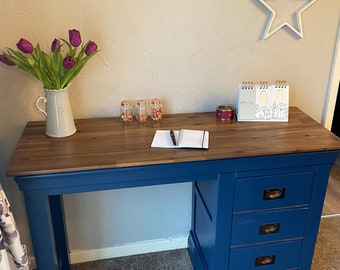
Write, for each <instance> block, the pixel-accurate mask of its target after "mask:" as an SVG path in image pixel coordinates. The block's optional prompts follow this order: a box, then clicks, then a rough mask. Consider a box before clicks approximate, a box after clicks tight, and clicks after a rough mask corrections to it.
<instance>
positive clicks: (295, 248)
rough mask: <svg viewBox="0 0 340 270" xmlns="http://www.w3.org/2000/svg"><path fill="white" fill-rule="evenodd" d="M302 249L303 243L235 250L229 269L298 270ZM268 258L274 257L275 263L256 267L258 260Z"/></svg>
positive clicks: (231, 254)
mask: <svg viewBox="0 0 340 270" xmlns="http://www.w3.org/2000/svg"><path fill="white" fill-rule="evenodd" d="M300 249H301V241H291V242H280V243H275V244H268V245H255V246H249V247H242V248H233V249H232V250H231V252H230V257H231V259H230V265H229V268H228V269H229V270H241V269H242V270H243V269H244V270H246V269H247V270H252V269H254V270H261V269H265V270H278V269H297V267H298V264H299V257H300ZM267 256H273V258H274V260H273V263H270V262H268V264H264V265H261V266H260V265H258V266H256V264H255V262H256V259H257V258H259V257H267ZM274 256H275V257H274ZM220 269H222V268H220Z"/></svg>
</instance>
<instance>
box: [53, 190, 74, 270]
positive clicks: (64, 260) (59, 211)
mask: <svg viewBox="0 0 340 270" xmlns="http://www.w3.org/2000/svg"><path fill="white" fill-rule="evenodd" d="M48 198H49V203H50V209H51V213H53V214H52V215H51V218H52V225H53V232H54V239H55V245H56V253H57V259H58V267H59V268H60V269H65V270H68V269H69V258H68V253H69V252H68V247H67V239H66V238H67V234H66V225H65V216H64V211H63V198H62V196H61V195H54V196H49V197H48Z"/></svg>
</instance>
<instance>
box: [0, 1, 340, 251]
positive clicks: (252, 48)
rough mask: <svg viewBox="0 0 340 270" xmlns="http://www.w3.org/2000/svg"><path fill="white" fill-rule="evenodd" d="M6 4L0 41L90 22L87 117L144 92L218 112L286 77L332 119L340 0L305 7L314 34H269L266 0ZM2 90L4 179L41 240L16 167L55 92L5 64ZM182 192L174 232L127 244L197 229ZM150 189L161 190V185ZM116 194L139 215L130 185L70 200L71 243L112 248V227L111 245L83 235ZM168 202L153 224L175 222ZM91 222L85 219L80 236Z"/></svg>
mask: <svg viewBox="0 0 340 270" xmlns="http://www.w3.org/2000/svg"><path fill="white" fill-rule="evenodd" d="M275 1H279V0H275ZM280 1H282V0H280ZM267 2H269V1H267ZM300 2H301V1H300ZM0 4H1V16H0V33H1V35H0V36H1V38H0V49H5V47H7V46H8V47H13V46H14V45H15V43H16V42H17V40H18V39H19V38H20V37H25V38H26V39H29V40H30V41H32V43H35V42H39V43H40V44H41V46H42V47H43V48H44V49H46V50H48V48H49V46H50V43H51V41H52V40H53V38H54V37H65V38H66V37H67V36H66V34H67V30H68V29H70V28H77V29H79V30H80V31H81V33H82V37H83V39H84V40H88V39H92V40H94V41H96V42H97V43H98V45H99V48H100V50H101V52H100V53H99V54H98V55H97V56H95V57H94V58H93V60H91V61H90V62H89V63H88V65H87V66H86V67H85V69H84V70H83V71H82V73H81V74H80V75H79V76H78V77H77V78H76V79H75V80H74V82H73V83H72V86H71V94H70V95H71V103H72V106H73V110H74V115H75V117H76V118H85V117H96V116H113V115H117V114H118V111H119V101H120V100H121V99H123V98H130V99H132V100H136V99H138V98H141V97H143V98H146V99H151V98H153V97H159V98H161V99H162V101H163V104H164V111H165V112H166V113H176V112H191V111H192V112H196V111H213V110H214V109H215V107H216V105H219V104H221V103H224V104H235V100H236V94H237V85H238V84H239V83H240V82H241V81H244V80H249V81H261V80H268V81H270V82H275V80H277V79H286V80H288V82H289V84H290V90H291V93H290V104H291V105H296V106H298V107H300V108H301V109H302V110H304V111H305V112H307V113H308V114H310V115H311V116H312V117H313V118H314V119H316V120H317V121H319V122H320V121H321V119H322V114H323V110H324V107H325V100H326V96H327V89H328V81H329V78H330V72H331V65H332V57H333V54H334V47H335V43H336V35H337V27H338V22H339V17H340V16H339V15H340V1H338V0H319V1H316V2H315V3H314V4H313V5H312V6H311V7H309V8H308V9H307V10H305V11H304V12H303V13H302V19H303V27H304V35H305V37H304V38H303V39H300V38H298V37H296V36H294V34H293V33H292V32H291V31H289V30H287V29H281V30H279V31H278V32H276V33H275V34H274V35H272V36H271V37H269V38H268V39H267V40H262V39H261V36H262V34H263V31H264V28H265V24H266V22H267V21H268V19H267V15H268V13H266V11H265V9H263V8H261V6H260V4H259V3H258V1H257V0H209V1H208V0H181V1H176V0H142V1H136V0H135V1H133V0H99V1H89V0H82V1H74V0H60V1H42V0H31V1H21V0H11V1H9V0H1V1H0ZM282 11H284V10H282ZM0 94H1V99H0V121H1V125H0V150H1V156H0V165H1V166H0V169H1V176H0V177H1V182H2V183H3V185H4V188H5V190H6V192H7V194H8V197H9V199H10V202H11V204H12V206H13V210H14V212H15V215H16V220H17V223H18V225H19V228H20V230H21V232H22V234H23V235H24V238H25V240H26V241H27V242H28V243H29V241H30V240H29V239H30V238H29V231H28V225H27V221H26V217H25V214H24V213H25V210H24V204H23V202H22V197H21V193H20V192H19V191H18V190H17V187H16V185H15V184H14V183H13V179H11V178H6V176H5V170H6V167H7V165H8V163H9V160H10V157H11V154H12V152H13V150H14V148H15V144H16V142H17V140H18V138H19V136H20V134H21V132H22V130H23V127H24V125H25V123H26V121H30V120H42V119H43V116H42V115H41V114H39V113H38V112H37V111H36V110H35V108H34V101H35V99H36V98H37V96H39V95H42V94H43V92H42V89H41V85H40V83H39V82H37V81H35V80H34V79H32V78H30V77H29V76H28V75H26V74H24V73H23V72H21V71H18V70H17V69H16V68H9V67H7V66H4V65H0ZM172 188H174V190H173V191H172V192H173V193H171V192H170V193H169V195H168V196H169V199H170V200H171V198H172V197H173V195H174V194H177V193H178V192H183V193H184V194H183V196H182V197H179V198H177V199H176V204H175V205H172V206H173V207H175V209H177V210H178V211H181V215H182V216H183V217H184V218H183V221H179V223H181V222H182V224H181V226H180V228H176V229H174V231H169V232H166V233H165V235H164V234H163V235H162V234H159V235H158V234H157V233H156V234H157V235H156V236H155V235H152V233H150V235H147V236H145V235H144V236H143V237H140V238H138V237H136V239H132V240H131V239H129V240H126V239H124V238H122V239H121V242H122V243H124V241H126V242H125V243H127V242H128V241H139V240H143V241H144V240H148V239H152V238H153V237H155V238H162V237H169V235H170V237H171V235H180V234H182V233H183V231H186V230H187V229H188V227H189V226H190V199H189V200H188V199H184V197H186V196H190V187H189V186H188V185H184V186H181V185H178V186H175V187H172ZM165 190H168V189H166V188H165V187H164V188H163V189H162V188H160V189H156V191H155V192H157V193H163V192H164V191H165ZM124 192H125V193H124ZM137 192H138V191H137ZM140 192H146V193H143V194H144V195H149V196H152V195H151V194H153V193H152V192H153V190H152V188H150V189H146V191H140ZM113 194H114V195H115V198H117V197H119V196H120V195H122V194H124V196H121V197H122V198H121V201H119V202H118V201H115V204H116V205H117V203H120V205H125V203H126V201H124V198H125V197H126V198H127V199H126V200H128V202H129V203H130V204H131V206H132V207H131V208H129V210H128V211H132V212H133V205H136V204H140V203H142V202H141V201H143V200H141V197H140V196H141V194H139V195H136V197H130V196H128V195H129V194H130V193H129V191H115V192H112V193H111V192H108V193H105V194H102V193H97V194H86V195H84V196H82V195H77V196H76V197H75V198H72V197H70V196H67V197H66V198H65V200H66V208H67V209H66V210H67V217H68V220H67V223H68V229H69V236H70V239H71V240H70V246H71V249H92V248H101V244H102V243H103V242H105V244H104V245H105V246H110V245H115V244H117V243H116V242H114V241H113V240H110V239H111V238H112V239H113V238H114V237H113V235H114V234H115V233H116V235H117V231H116V230H115V228H113V229H112V227H110V228H107V234H109V235H107V234H106V235H105V237H103V239H106V240H107V239H108V238H109V240H107V241H104V240H103V242H100V241H97V242H96V240H95V239H91V240H88V241H85V240H83V239H84V238H85V236H86V235H89V234H91V231H93V226H92V225H85V224H87V223H89V222H90V221H91V218H93V215H95V214H93V213H90V212H86V211H89V210H88V209H92V208H91V207H90V206H89V208H86V209H84V208H82V205H85V203H84V202H86V203H87V204H86V205H90V204H91V201H95V200H100V202H101V205H100V209H104V210H106V211H107V212H108V213H112V212H115V211H118V210H121V206H113V203H112V200H113V198H112V197H113ZM103 197H104V198H105V199H103ZM168 204H169V203H168V202H166V201H164V202H163V203H162V204H161V206H160V208H161V210H159V212H158V213H159V215H155V216H152V217H147V219H148V220H149V222H150V224H153V223H154V222H155V221H157V220H159V219H162V218H163V216H161V212H165V213H169V212H171V210H169V209H168ZM77 205H78V206H79V207H78V208H77V207H76V206H77ZM108 205H109V206H108ZM150 205H151V206H152V205H154V203H153V202H150ZM150 205H148V204H146V205H145V208H149V207H150ZM162 207H163V208H162ZM176 207H177V208H176ZM118 208H119V209H118ZM68 209H69V210H68ZM181 209H182V210H181ZM183 209H184V210H183ZM91 211H95V210H94V209H92V210H91ZM174 212H175V213H174V215H175V214H176V211H174ZM149 215H152V211H151V213H149ZM108 216H110V215H108ZM170 216H171V215H170ZM108 220H109V222H114V221H113V220H111V219H110V217H107V219H104V220H103V221H102V223H99V224H107V223H108ZM121 222H122V223H120V224H116V226H117V227H124V226H125V225H127V223H129V222H130V221H129V220H127V219H124V217H123V218H121ZM124 222H125V223H126V224H125V223H124ZM145 223H146V224H145V226H146V227H148V226H150V224H149V225H148V222H147V221H145ZM79 224H81V225H82V226H83V229H82V231H81V232H82V234H81V235H80V236H79V234H78V233H79ZM169 226H170V225H169ZM99 227H100V226H99ZM117 230H119V229H117ZM167 233H168V235H167ZM186 233H187V232H186ZM141 234H143V232H141ZM90 237H91V236H90ZM96 237H97V236H96ZM96 239H97V240H98V238H96ZM93 243H94V244H93ZM122 243H120V244H122ZM29 248H30V247H29ZM30 253H31V254H32V250H31V248H30Z"/></svg>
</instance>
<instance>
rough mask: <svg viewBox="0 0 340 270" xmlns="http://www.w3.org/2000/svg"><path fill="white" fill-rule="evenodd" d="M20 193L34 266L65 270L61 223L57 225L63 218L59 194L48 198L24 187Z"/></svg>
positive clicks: (43, 268)
mask: <svg viewBox="0 0 340 270" xmlns="http://www.w3.org/2000/svg"><path fill="white" fill-rule="evenodd" d="M24 197H25V204H26V210H27V215H28V220H29V224H30V230H31V237H32V243H33V248H34V255H35V259H36V264H37V269H38V270H47V269H48V270H69V264H68V258H67V252H66V255H65V250H66V247H65V246H66V244H65V243H66V241H65V234H64V226H61V229H59V228H57V225H58V224H60V223H61V222H63V219H62V208H61V199H60V197H59V196H52V197H50V198H49V196H48V195H46V194H45V193H44V192H43V191H26V192H24ZM51 214H53V219H52V215H51ZM58 219H61V220H60V221H58V222H57V220H58ZM61 234H63V237H62V236H61ZM58 237H59V238H60V239H58ZM56 238H57V239H58V240H57V242H55V239H56ZM56 244H57V245H58V247H56Z"/></svg>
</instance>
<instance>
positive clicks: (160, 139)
mask: <svg viewBox="0 0 340 270" xmlns="http://www.w3.org/2000/svg"><path fill="white" fill-rule="evenodd" d="M173 132H174V137H175V138H174V139H175V142H174V141H173V139H172V138H171V134H170V130H156V133H155V136H154V137H153V140H152V143H151V147H160V148H199V149H208V148H209V131H207V130H192V129H181V130H174V131H173ZM175 143H176V144H175Z"/></svg>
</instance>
